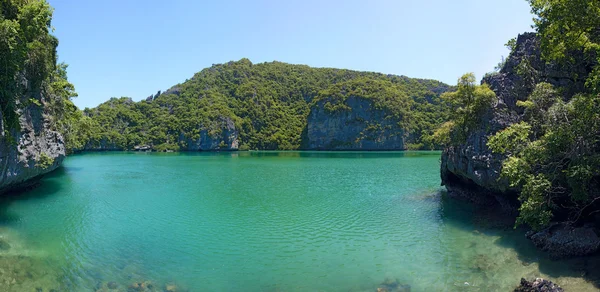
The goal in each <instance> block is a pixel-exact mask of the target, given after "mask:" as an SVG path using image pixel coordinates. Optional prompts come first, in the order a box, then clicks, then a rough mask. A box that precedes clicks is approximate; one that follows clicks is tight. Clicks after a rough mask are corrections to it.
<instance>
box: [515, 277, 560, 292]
mask: <svg viewBox="0 0 600 292" xmlns="http://www.w3.org/2000/svg"><path fill="white" fill-rule="evenodd" d="M563 291H564V290H563V289H562V288H560V287H559V286H558V285H556V284H554V283H552V282H550V281H548V280H544V279H541V278H537V279H535V280H534V281H532V282H529V281H527V280H525V279H523V278H521V285H519V287H517V288H515V292H563Z"/></svg>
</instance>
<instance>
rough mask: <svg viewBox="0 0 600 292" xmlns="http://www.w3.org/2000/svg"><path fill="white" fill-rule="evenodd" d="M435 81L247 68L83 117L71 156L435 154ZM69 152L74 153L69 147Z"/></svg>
mask: <svg viewBox="0 0 600 292" xmlns="http://www.w3.org/2000/svg"><path fill="white" fill-rule="evenodd" d="M449 89H450V87H449V86H448V85H446V84H444V83H441V82H438V81H434V80H423V79H413V78H408V77H405V76H395V75H385V74H379V73H371V72H358V71H351V70H343V69H330V68H311V67H309V66H304V65H291V64H286V63H281V62H271V63H262V64H252V63H251V62H250V60H248V59H242V60H239V61H237V62H229V63H226V64H219V65H213V66H212V67H210V68H206V69H204V70H202V71H200V72H199V73H196V74H195V75H194V76H193V77H192V78H191V79H189V80H187V81H185V82H183V83H181V84H178V85H175V86H173V87H171V88H170V89H168V90H166V91H165V92H162V93H161V92H158V93H157V94H156V95H153V96H150V97H148V98H147V99H145V100H143V101H140V102H133V101H132V100H131V99H130V98H112V99H110V100H109V101H107V102H105V103H103V104H101V105H99V106H98V107H96V108H93V109H85V110H84V115H85V116H86V117H85V118H84V119H83V120H82V121H81V124H82V126H81V128H82V130H81V131H79V132H78V133H79V134H78V135H79V137H77V139H78V140H79V141H80V142H81V143H77V144H78V145H79V146H78V147H79V148H78V149H75V150H121V149H136V148H138V149H139V148H142V149H148V148H150V149H153V150H157V151H166V150H173V151H198V150H219V149H220V150H234V149H240V150H247V149H281V150H290V149H362V150H377V149H381V150H383V149H385V150H391V149H406V148H434V147H436V145H434V144H433V143H432V142H431V140H432V139H431V134H432V133H433V130H434V129H436V128H437V127H438V126H439V125H440V124H441V123H443V122H444V121H445V120H446V117H447V115H448V112H447V108H448V107H447V106H446V105H445V104H444V102H443V101H442V100H441V99H440V95H441V94H442V93H443V92H446V91H448V90H449ZM75 148H77V147H75Z"/></svg>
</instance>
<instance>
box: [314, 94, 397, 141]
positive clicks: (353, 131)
mask: <svg viewBox="0 0 600 292" xmlns="http://www.w3.org/2000/svg"><path fill="white" fill-rule="evenodd" d="M324 104H325V101H320V102H319V103H317V104H316V105H315V106H313V107H312V108H311V112H310V114H309V116H308V124H307V139H308V145H307V148H309V149H318V150H324V149H328V150H403V149H405V145H404V138H405V137H404V130H403V129H402V128H401V127H400V126H399V124H398V123H399V122H400V121H399V120H397V119H394V118H392V116H391V115H388V114H387V113H386V112H385V111H383V110H378V109H375V107H374V106H373V104H372V102H371V101H369V100H366V99H362V98H360V97H354V96H352V97H349V98H348V99H347V100H346V105H348V106H349V107H350V108H351V110H349V111H348V110H339V111H335V112H330V111H328V110H327V109H325V107H324Z"/></svg>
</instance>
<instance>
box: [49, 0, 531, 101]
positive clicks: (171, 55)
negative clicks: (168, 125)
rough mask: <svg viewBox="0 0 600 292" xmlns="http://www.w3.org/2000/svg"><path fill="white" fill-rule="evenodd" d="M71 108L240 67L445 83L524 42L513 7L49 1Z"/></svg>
mask: <svg viewBox="0 0 600 292" xmlns="http://www.w3.org/2000/svg"><path fill="white" fill-rule="evenodd" d="M49 2H50V4H51V5H52V6H53V7H54V8H55V11H54V18H53V21H52V26H53V27H54V29H55V30H54V34H55V35H56V36H57V37H58V39H59V42H60V44H59V47H58V54H59V60H60V61H61V62H65V63H67V64H69V68H68V75H69V80H70V81H71V82H72V83H73V84H74V85H75V88H76V90H77V92H78V93H79V96H78V97H77V98H75V99H74V102H75V104H76V105H77V106H78V107H80V108H85V107H94V106H97V105H98V104H100V103H102V102H104V101H106V100H108V99H109V98H111V97H122V96H127V97H131V98H133V99H134V100H136V101H137V100H141V99H143V98H146V97H147V96H149V95H151V94H154V93H156V92H157V91H158V90H166V89H168V88H170V87H171V86H173V85H176V84H178V83H182V82H184V81H185V80H186V79H189V78H191V77H192V76H193V75H194V73H196V72H199V71H201V70H202V69H204V68H206V67H210V66H211V65H212V64H220V63H225V62H229V61H232V60H239V59H242V58H248V59H250V60H251V61H252V62H253V63H255V64H256V63H262V62H271V61H281V62H286V63H292V64H306V65H309V66H314V67H333V68H344V69H353V70H361V71H374V72H381V73H386V74H397V75H406V76H409V77H415V78H429V79H436V80H440V81H443V82H446V83H448V84H455V83H456V80H457V79H458V78H459V77H460V76H461V75H462V74H464V73H467V72H474V73H475V74H476V75H477V77H478V78H480V77H482V76H483V74H485V73H486V72H489V71H492V70H493V69H494V66H496V65H497V64H498V62H500V60H501V59H502V56H507V55H508V49H506V47H505V46H504V44H505V43H506V42H507V41H508V40H509V39H511V38H513V37H516V36H517V35H518V34H519V33H522V32H525V31H531V30H532V29H531V24H532V15H531V14H530V9H529V6H528V4H527V2H526V1H525V0H483V1H482V0H454V1H450V0H412V1H408V0H329V1H328V0H285V1H281V0H255V1H249V0H223V1H200V0H169V1H164V0H102V1H81V0H49Z"/></svg>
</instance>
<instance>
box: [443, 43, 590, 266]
mask: <svg viewBox="0 0 600 292" xmlns="http://www.w3.org/2000/svg"><path fill="white" fill-rule="evenodd" d="M573 57H574V59H575V60H578V61H576V62H572V63H570V64H571V65H557V64H553V63H546V62H544V61H543V60H542V59H541V52H540V42H539V39H538V37H537V36H536V34H534V33H526V34H523V35H520V36H519V37H518V38H517V42H516V47H515V49H514V51H513V52H512V53H511V55H510V57H509V58H508V59H507V60H506V63H505V64H504V66H503V68H502V69H501V70H500V72H498V73H497V74H491V75H488V76H486V77H485V78H484V79H483V81H482V83H483V82H485V83H487V84H489V86H490V88H491V89H492V90H493V91H494V92H495V93H496V95H497V98H498V99H497V102H496V104H495V105H494V107H493V108H492V109H491V110H490V111H489V112H488V113H486V116H485V117H484V119H483V120H484V121H485V122H483V123H482V124H481V125H480V127H479V129H478V130H476V131H474V132H473V133H471V134H470V136H469V137H468V138H467V141H466V143H465V144H463V145H460V146H454V147H448V148H446V149H444V152H443V154H442V163H441V178H442V184H443V185H445V186H446V187H447V189H448V191H449V194H450V195H451V196H455V197H461V198H465V199H468V200H470V201H473V202H475V203H479V204H486V205H494V206H500V207H501V208H502V209H503V210H504V211H505V212H508V213H512V214H515V213H516V210H517V208H518V207H519V202H518V200H517V195H518V192H519V190H518V189H511V188H510V187H509V186H508V183H507V182H506V180H504V179H502V178H500V171H501V168H502V165H501V163H502V160H503V159H504V158H505V157H503V156H501V155H497V154H493V153H491V151H490V149H489V148H488V147H487V142H488V138H489V137H490V136H491V135H493V134H494V133H496V132H498V131H500V130H502V129H505V128H506V127H508V126H509V125H511V124H513V123H516V122H519V121H521V120H522V118H523V111H522V109H521V108H519V107H518V106H517V101H519V100H525V99H526V98H527V97H528V96H529V95H530V93H531V92H532V91H533V89H534V88H533V87H534V86H535V84H537V83H540V82H547V83H550V84H552V85H553V86H554V87H555V88H558V89H559V90H560V92H561V93H562V95H563V98H564V99H565V100H569V99H570V98H571V97H572V96H573V95H574V94H575V93H577V92H582V91H584V83H583V80H584V78H579V79H574V78H573V77H572V76H587V74H588V73H589V72H588V70H589V68H591V67H590V66H589V64H586V61H585V60H584V58H580V57H581V56H578V55H576V54H575V55H573ZM523 65H527V66H530V68H531V69H533V70H528V71H530V72H535V75H525V74H519V73H520V72H519V71H520V70H519V66H523ZM521 72H522V71H521ZM597 234H598V232H597V230H596V228H595V227H594V226H591V225H585V226H571V225H570V224H563V223H554V224H552V225H551V226H550V227H548V228H546V229H545V230H542V231H540V232H533V231H532V232H529V233H528V234H527V237H528V238H529V239H531V240H532V242H533V243H534V245H536V246H537V247H538V248H540V249H542V250H544V251H547V252H548V253H549V254H550V256H551V257H553V258H564V257H572V256H582V255H587V254H591V253H594V252H596V251H598V250H599V248H600V237H599V236H598V235H597Z"/></svg>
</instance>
